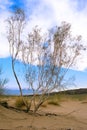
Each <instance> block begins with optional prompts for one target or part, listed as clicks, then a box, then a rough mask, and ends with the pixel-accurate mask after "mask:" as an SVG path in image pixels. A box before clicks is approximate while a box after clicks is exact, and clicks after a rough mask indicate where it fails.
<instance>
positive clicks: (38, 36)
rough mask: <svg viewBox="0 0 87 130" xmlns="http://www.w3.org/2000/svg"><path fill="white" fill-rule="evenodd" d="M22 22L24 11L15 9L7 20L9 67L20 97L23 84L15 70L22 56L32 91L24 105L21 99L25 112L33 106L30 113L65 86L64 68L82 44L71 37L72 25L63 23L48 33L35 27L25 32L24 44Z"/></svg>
mask: <svg viewBox="0 0 87 130" xmlns="http://www.w3.org/2000/svg"><path fill="white" fill-rule="evenodd" d="M24 23H25V15H24V12H22V11H21V10H17V11H16V12H15V14H14V16H12V17H11V18H10V19H8V25H9V26H8V41H9V48H10V55H11V57H12V69H13V73H14V76H15V79H16V82H17V84H18V86H19V90H20V95H21V96H22V98H23V94H22V86H21V84H20V81H19V79H18V75H17V73H16V70H15V64H16V60H17V59H21V61H22V62H23V63H24V64H25V69H26V73H25V78H26V81H27V83H28V85H29V89H30V90H31V89H32V91H33V96H32V98H31V99H30V101H29V103H28V104H26V102H25V101H24V102H25V105H26V107H27V111H30V110H31V109H32V106H33V112H34V113H36V112H37V110H38V108H39V107H40V106H41V105H42V103H43V102H44V101H45V100H47V98H48V96H49V94H50V93H51V92H52V91H55V90H57V91H59V90H61V89H63V88H64V86H65V85H66V84H67V83H66V80H65V76H66V74H67V71H68V70H69V69H70V67H72V66H73V65H74V63H75V62H76V59H77V57H78V56H79V55H80V52H81V51H82V50H84V49H85V48H84V47H83V45H82V44H81V36H77V37H72V35H71V32H70V28H71V26H70V24H68V23H66V22H63V23H62V24H61V26H60V27H56V28H55V29H52V30H51V31H49V33H48V34H47V35H42V32H41V29H39V28H38V27H37V26H36V27H35V28H34V29H33V30H32V32H30V33H29V34H28V36H27V37H28V38H27V43H26V44H25V43H24V42H23V40H22V39H23V38H22V32H23V28H24ZM37 94H39V96H38V98H39V99H38V100H37Z"/></svg>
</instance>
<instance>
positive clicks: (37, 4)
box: [0, 0, 87, 87]
mask: <svg viewBox="0 0 87 130" xmlns="http://www.w3.org/2000/svg"><path fill="white" fill-rule="evenodd" d="M15 7H21V8H23V9H24V10H25V12H26V16H27V19H28V25H27V31H28V30H31V28H32V27H34V26H35V25H39V26H40V27H41V28H42V29H43V30H44V31H45V30H47V29H49V28H51V27H53V26H56V25H60V23H61V22H62V21H66V22H69V23H71V25H72V28H71V30H72V34H73V35H82V37H83V44H85V45H86V44H87V0H4V1H3V0H0V63H1V64H3V63H7V66H8V68H9V64H8V63H9V62H8V60H9V58H8V57H9V46H8V41H7V39H6V26H7V25H6V19H7V18H8V17H9V16H10V14H11V12H12V11H13V10H14V8H15ZM3 60H4V62H3ZM5 60H6V61H7V62H5ZM3 66H6V64H3ZM77 66H78V70H77V71H76V70H75V71H73V72H72V73H74V72H75V75H76V74H77V77H76V78H78V79H77V80H78V81H77V82H78V85H77V86H80V87H86V84H87V82H86V77H87V52H85V53H83V54H82V56H81V59H80V60H78V65H77ZM8 70H9V69H8ZM7 72H8V73H6V75H8V74H9V75H11V70H9V71H7ZM78 75H79V76H78ZM81 76H82V77H81ZM8 77H9V76H8ZM81 79H83V81H82V82H81V84H79V80H81ZM12 83H13V82H12V81H10V83H9V86H11V84H12ZM14 86H15V85H14Z"/></svg>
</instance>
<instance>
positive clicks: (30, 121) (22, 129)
mask: <svg viewBox="0 0 87 130" xmlns="http://www.w3.org/2000/svg"><path fill="white" fill-rule="evenodd" d="M38 113H39V114H36V115H35V116H34V115H31V114H29V113H25V112H23V111H18V110H13V109H8V108H5V107H3V106H1V105H0V130H87V101H86V100H85V101H72V100H67V101H63V102H61V103H60V106H55V105H47V106H46V107H41V108H40V109H39V111H38Z"/></svg>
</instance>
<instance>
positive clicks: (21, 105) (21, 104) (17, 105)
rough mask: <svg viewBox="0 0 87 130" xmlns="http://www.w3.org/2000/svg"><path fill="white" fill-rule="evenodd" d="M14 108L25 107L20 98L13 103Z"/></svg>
mask: <svg viewBox="0 0 87 130" xmlns="http://www.w3.org/2000/svg"><path fill="white" fill-rule="evenodd" d="M15 106H16V107H18V108H22V107H24V106H25V103H24V101H23V99H22V98H21V97H19V98H17V99H16V101H15Z"/></svg>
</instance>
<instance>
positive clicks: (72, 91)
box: [51, 88, 87, 95]
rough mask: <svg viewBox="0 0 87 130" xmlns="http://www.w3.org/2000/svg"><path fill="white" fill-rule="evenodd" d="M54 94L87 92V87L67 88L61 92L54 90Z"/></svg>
mask: <svg viewBox="0 0 87 130" xmlns="http://www.w3.org/2000/svg"><path fill="white" fill-rule="evenodd" d="M53 94H69V95H74V94H87V88H80V89H73V90H65V91H60V92H52V93H51V95H53Z"/></svg>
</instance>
